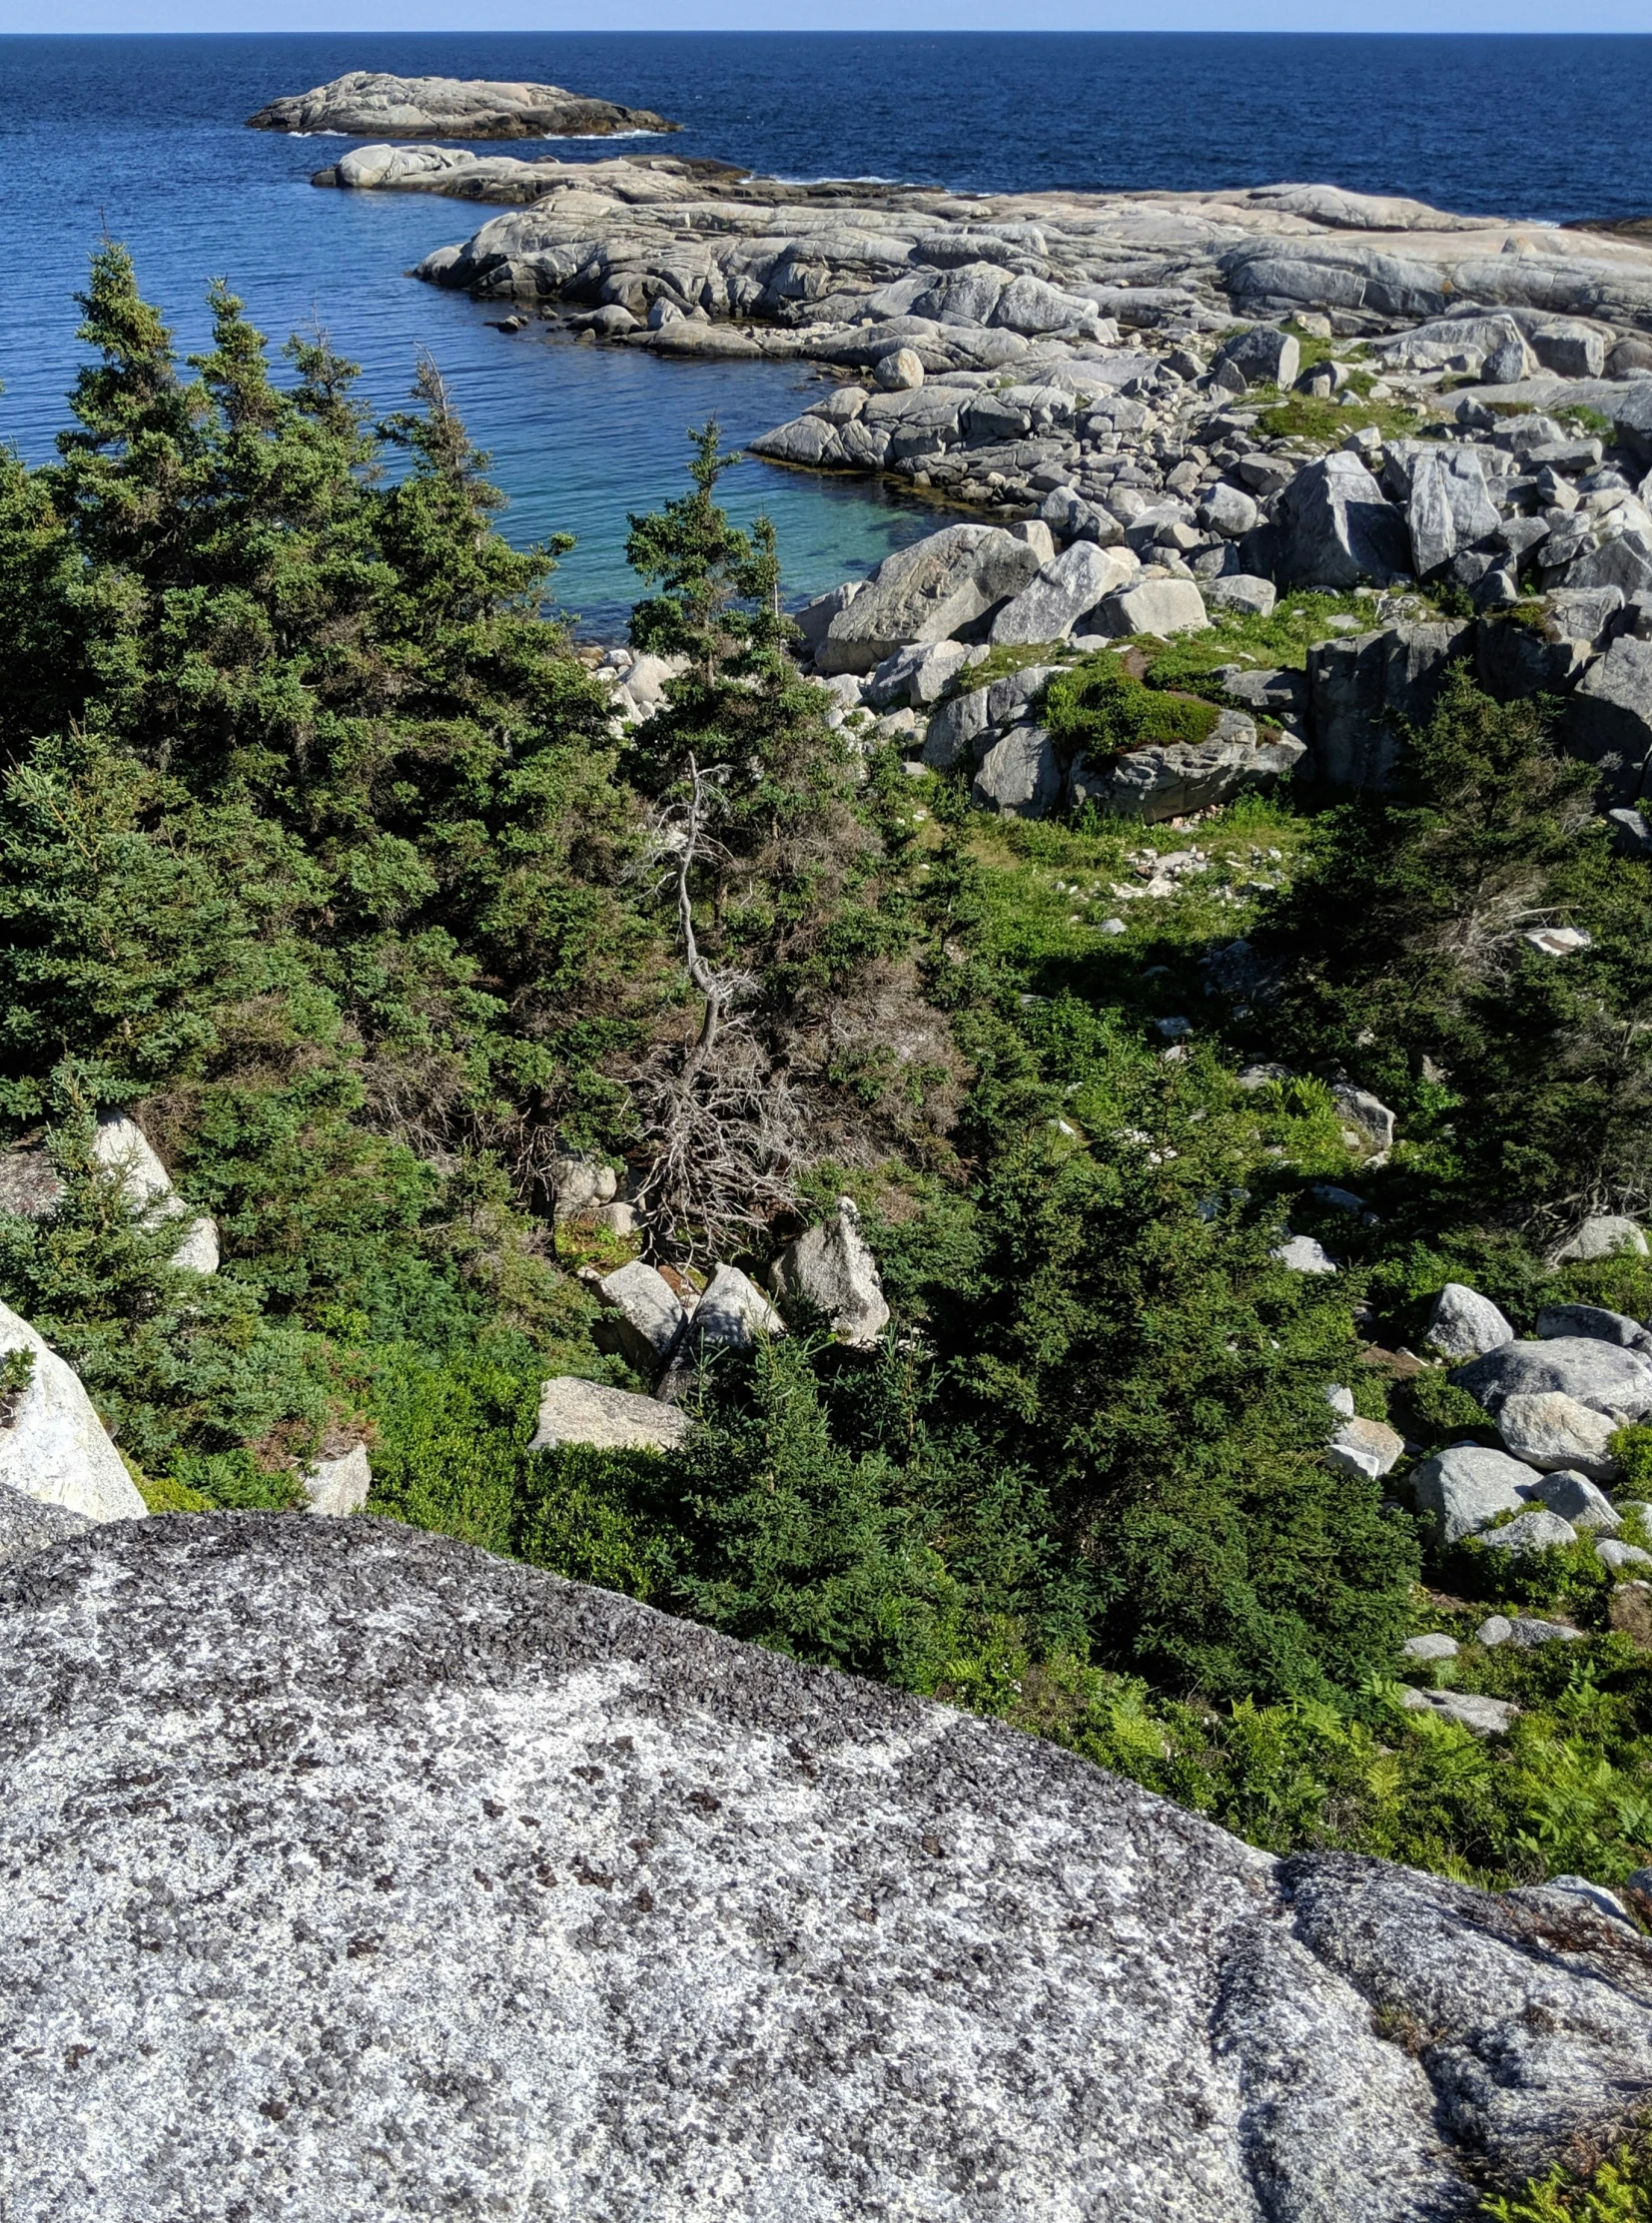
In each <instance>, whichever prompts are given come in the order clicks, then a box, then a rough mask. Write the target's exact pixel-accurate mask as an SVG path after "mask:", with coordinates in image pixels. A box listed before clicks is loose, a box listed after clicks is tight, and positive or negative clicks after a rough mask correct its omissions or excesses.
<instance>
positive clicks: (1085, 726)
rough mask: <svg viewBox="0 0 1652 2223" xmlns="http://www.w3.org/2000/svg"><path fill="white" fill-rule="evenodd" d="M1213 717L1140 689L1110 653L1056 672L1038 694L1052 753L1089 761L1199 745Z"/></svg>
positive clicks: (1207, 707) (1209, 711) (1185, 699)
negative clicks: (1080, 754)
mask: <svg viewBox="0 0 1652 2223" xmlns="http://www.w3.org/2000/svg"><path fill="white" fill-rule="evenodd" d="M1219 715H1220V713H1219V712H1218V711H1217V710H1216V709H1214V708H1213V706H1212V705H1211V704H1210V703H1207V702H1197V701H1195V700H1194V699H1193V698H1192V697H1190V696H1186V695H1172V694H1166V693H1164V692H1162V691H1161V690H1159V689H1157V688H1153V687H1147V686H1144V685H1143V683H1142V681H1141V680H1139V679H1136V678H1133V677H1132V676H1131V674H1130V673H1129V672H1128V671H1126V669H1125V667H1124V665H1123V664H1122V663H1121V662H1120V660H1119V658H1118V656H1116V655H1115V654H1114V652H1113V651H1112V649H1103V650H1102V651H1101V652H1100V654H1099V655H1095V656H1090V657H1087V658H1086V659H1085V661H1084V662H1083V663H1081V664H1075V665H1074V666H1073V667H1072V669H1071V670H1069V671H1060V672H1057V673H1056V675H1055V676H1054V678H1053V679H1051V681H1050V683H1049V685H1048V686H1047V687H1046V689H1045V691H1044V722H1045V724H1046V725H1047V726H1048V727H1049V729H1050V733H1051V737H1052V738H1053V739H1054V740H1055V742H1056V743H1057V745H1058V747H1061V748H1066V749H1073V750H1075V751H1076V750H1080V749H1082V750H1084V751H1086V752H1087V753H1088V754H1089V755H1091V756H1117V755H1118V754H1119V753H1120V751H1121V750H1124V749H1140V748H1147V747H1149V746H1153V745H1164V744H1168V743H1171V742H1179V741H1203V740H1205V739H1206V738H1207V737H1208V736H1209V734H1210V732H1211V730H1212V728H1213V727H1214V726H1215V724H1216V722H1217V719H1218V717H1219Z"/></svg>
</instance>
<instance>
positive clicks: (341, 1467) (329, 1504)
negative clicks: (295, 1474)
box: [302, 1443, 373, 1520]
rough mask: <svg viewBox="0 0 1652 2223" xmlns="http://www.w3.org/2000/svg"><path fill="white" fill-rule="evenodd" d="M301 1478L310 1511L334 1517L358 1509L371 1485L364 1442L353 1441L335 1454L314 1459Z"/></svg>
mask: <svg viewBox="0 0 1652 2223" xmlns="http://www.w3.org/2000/svg"><path fill="white" fill-rule="evenodd" d="M302 1481H303V1488H304V1494H305V1496H306V1498H307V1499H308V1500H309V1504H310V1510H311V1512H312V1513H321V1514H324V1515H326V1516H327V1517H328V1518H330V1519H333V1520H342V1519H344V1518H345V1516H346V1515H347V1514H351V1513H360V1512H361V1511H362V1509H363V1507H364V1506H365V1505H366V1504H367V1501H368V1492H369V1491H370V1490H371V1489H372V1487H373V1467H372V1465H371V1463H370V1461H369V1458H368V1447H367V1445H366V1444H365V1443H358V1444H353V1445H352V1447H351V1448H350V1450H348V1451H346V1452H343V1453H342V1454H341V1455H340V1456H339V1457H337V1458H332V1459H317V1460H315V1461H314V1462H313V1463H312V1464H311V1465H310V1466H308V1467H306V1468H305V1470H304V1474H303V1477H302Z"/></svg>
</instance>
